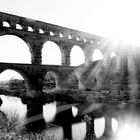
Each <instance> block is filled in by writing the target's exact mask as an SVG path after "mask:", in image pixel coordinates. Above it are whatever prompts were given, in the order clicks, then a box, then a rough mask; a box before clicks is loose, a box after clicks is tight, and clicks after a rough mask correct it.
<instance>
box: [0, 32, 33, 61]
mask: <svg viewBox="0 0 140 140" xmlns="http://www.w3.org/2000/svg"><path fill="white" fill-rule="evenodd" d="M0 62H7V63H31V53H30V50H29V47H28V46H27V44H26V43H25V42H24V41H23V40H22V39H20V38H19V37H17V36H14V35H4V36H1V37H0Z"/></svg>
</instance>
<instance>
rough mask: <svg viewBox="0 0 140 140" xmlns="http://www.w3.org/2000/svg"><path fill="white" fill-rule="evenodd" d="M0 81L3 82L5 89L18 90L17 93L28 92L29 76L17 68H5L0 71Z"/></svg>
mask: <svg viewBox="0 0 140 140" xmlns="http://www.w3.org/2000/svg"><path fill="white" fill-rule="evenodd" d="M0 82H1V83H5V84H3V87H2V86H1V87H2V88H3V89H4V88H6V90H7V89H8V90H10V91H16V93H14V94H17V93H20V94H26V93H27V91H28V90H29V84H28V78H27V76H26V74H25V73H23V72H22V71H20V70H15V69H5V70H3V71H0Z"/></svg>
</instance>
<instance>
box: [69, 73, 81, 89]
mask: <svg viewBox="0 0 140 140" xmlns="http://www.w3.org/2000/svg"><path fill="white" fill-rule="evenodd" d="M67 80H68V83H69V88H70V89H72V90H77V89H79V80H78V78H77V76H76V75H75V74H71V75H69V77H68V79H67Z"/></svg>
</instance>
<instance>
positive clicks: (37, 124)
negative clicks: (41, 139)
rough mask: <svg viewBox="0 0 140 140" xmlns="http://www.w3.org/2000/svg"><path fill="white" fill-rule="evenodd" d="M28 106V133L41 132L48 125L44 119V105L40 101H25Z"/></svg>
mask: <svg viewBox="0 0 140 140" xmlns="http://www.w3.org/2000/svg"><path fill="white" fill-rule="evenodd" d="M22 102H23V103H24V104H25V103H26V104H27V115H26V128H27V130H28V131H41V130H43V129H44V128H45V126H46V123H45V120H44V118H43V103H42V102H41V101H38V100H23V99H22Z"/></svg>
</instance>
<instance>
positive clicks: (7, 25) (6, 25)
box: [2, 21, 10, 27]
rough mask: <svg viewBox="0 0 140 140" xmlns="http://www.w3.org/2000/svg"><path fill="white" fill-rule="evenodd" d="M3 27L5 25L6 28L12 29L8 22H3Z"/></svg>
mask: <svg viewBox="0 0 140 140" xmlns="http://www.w3.org/2000/svg"><path fill="white" fill-rule="evenodd" d="M2 25H3V26H4V27H10V24H9V22H7V21H3V22H2Z"/></svg>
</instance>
